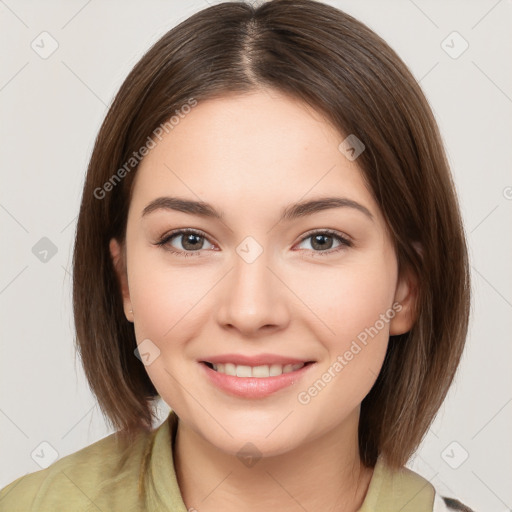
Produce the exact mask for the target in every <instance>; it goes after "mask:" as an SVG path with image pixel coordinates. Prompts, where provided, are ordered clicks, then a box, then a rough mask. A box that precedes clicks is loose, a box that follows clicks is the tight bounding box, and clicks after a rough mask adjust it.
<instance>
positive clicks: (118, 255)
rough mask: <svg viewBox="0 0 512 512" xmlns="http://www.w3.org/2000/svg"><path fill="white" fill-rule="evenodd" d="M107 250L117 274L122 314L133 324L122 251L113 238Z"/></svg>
mask: <svg viewBox="0 0 512 512" xmlns="http://www.w3.org/2000/svg"><path fill="white" fill-rule="evenodd" d="M109 248H110V255H111V257H112V262H113V264H114V269H115V271H116V274H117V280H118V282H119V286H120V287H121V294H122V297H123V307H124V314H125V316H126V319H127V320H128V321H129V322H133V320H134V318H133V312H132V303H131V300H130V289H129V287H128V274H127V272H126V261H125V255H124V251H123V248H122V247H121V245H120V244H119V242H118V241H117V240H116V239H115V238H112V239H111V240H110V244H109Z"/></svg>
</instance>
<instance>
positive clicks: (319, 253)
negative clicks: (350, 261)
mask: <svg viewBox="0 0 512 512" xmlns="http://www.w3.org/2000/svg"><path fill="white" fill-rule="evenodd" d="M188 234H193V235H198V236H200V237H202V238H205V239H208V237H207V235H206V233H204V232H202V231H199V230H196V229H190V228H189V229H179V230H175V231H171V232H170V233H166V234H165V235H163V236H162V238H161V239H160V240H159V241H158V242H156V243H155V244H154V245H157V246H159V247H163V248H165V250H167V251H169V252H171V253H172V254H176V255H177V256H183V257H185V258H187V257H190V256H199V255H200V253H201V250H199V251H177V250H176V249H174V248H169V247H170V246H169V247H166V245H167V244H168V243H169V242H170V241H171V239H173V238H174V237H175V236H177V235H188ZM315 235H328V236H331V237H333V238H336V239H338V240H339V242H340V245H339V246H338V247H337V248H335V249H330V250H327V251H311V254H312V255H314V256H326V255H331V254H334V253H337V252H339V251H342V250H344V249H347V248H348V247H352V245H353V244H352V242H351V241H350V240H349V239H348V238H345V237H343V236H341V235H340V234H339V233H338V232H337V231H333V230H332V229H323V230H317V231H311V232H308V233H306V234H305V235H304V236H303V237H302V238H301V240H300V241H299V244H301V243H302V242H304V241H305V240H307V239H308V238H311V237H313V236H315Z"/></svg>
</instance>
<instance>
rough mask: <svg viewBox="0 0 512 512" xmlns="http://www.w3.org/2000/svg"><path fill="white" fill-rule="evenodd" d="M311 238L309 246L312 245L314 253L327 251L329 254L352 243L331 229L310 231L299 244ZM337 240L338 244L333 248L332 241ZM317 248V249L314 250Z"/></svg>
mask: <svg viewBox="0 0 512 512" xmlns="http://www.w3.org/2000/svg"><path fill="white" fill-rule="evenodd" d="M310 239H311V246H312V247H313V249H314V250H313V252H315V253H327V254H331V253H333V252H337V251H338V250H341V249H343V248H345V247H351V246H352V243H351V241H350V240H348V239H347V238H345V237H343V236H341V235H339V234H337V233H335V232H333V231H316V232H315V233H310V234H309V235H306V236H305V237H304V238H303V239H302V240H301V242H300V243H301V244H302V243H304V242H305V241H307V240H310ZM334 240H338V241H339V244H338V246H336V247H335V248H334V249H333V250H331V249H332V247H333V241H334ZM315 249H319V250H315ZM322 255H323V254H322Z"/></svg>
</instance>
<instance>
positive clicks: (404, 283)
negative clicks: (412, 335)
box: [389, 270, 418, 336]
mask: <svg viewBox="0 0 512 512" xmlns="http://www.w3.org/2000/svg"><path fill="white" fill-rule="evenodd" d="M417 300H418V279H417V276H416V274H414V272H413V271H412V270H407V271H405V272H404V273H403V275H402V276H400V277H399V279H398V284H397V287H396V291H395V303H398V304H399V305H400V306H401V308H398V307H397V308H396V312H397V313H396V314H395V316H394V317H393V318H392V319H391V321H390V323H389V334H390V335H391V336H395V335H397V334H405V333H406V332H409V331H410V330H411V329H412V326H413V325H414V322H415V321H416V318H417V312H416V305H417Z"/></svg>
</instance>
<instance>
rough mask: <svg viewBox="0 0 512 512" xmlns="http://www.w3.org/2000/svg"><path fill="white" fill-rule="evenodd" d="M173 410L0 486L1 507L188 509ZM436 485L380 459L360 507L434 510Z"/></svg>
mask: <svg viewBox="0 0 512 512" xmlns="http://www.w3.org/2000/svg"><path fill="white" fill-rule="evenodd" d="M177 424H178V418H177V416H176V414H175V413H174V412H173V411H171V412H170V414H169V416H168V418H167V419H166V420H165V421H164V422H163V423H162V424H161V425H160V426H159V427H158V428H156V429H154V430H153V431H151V432H148V433H140V434H139V435H138V437H137V441H136V442H135V443H133V444H132V445H130V446H124V447H123V446H122V445H121V444H120V443H119V442H118V436H117V434H116V433H114V434H111V435H109V436H107V437H105V438H103V439H100V440H99V441H97V442H95V443H93V444H91V445H89V446H87V447H85V448H83V449H81V450H79V451H77V452H75V453H72V454H70V455H67V456H65V457H63V458H61V459H59V460H57V461H56V462H54V463H53V464H52V465H51V466H49V467H48V468H46V469H43V470H40V471H36V472H34V473H30V474H27V475H24V476H21V477H19V478H18V479H16V480H14V481H13V482H12V483H10V484H9V485H7V486H6V487H4V488H3V489H1V490H0V511H1V512H29V511H30V512H60V511H62V512H89V511H91V512H92V511H95V512H98V511H102V512H117V511H119V512H132V511H133V512H135V511H138V512H139V511H150V512H160V511H162V512H163V511H166V512H168V511H173V512H187V508H186V506H185V504H184V502H183V498H182V496H181V493H180V489H179V487H178V482H177V480H176V473H175V470H174V463H173V453H172V450H173V444H174V438H175V434H176V428H177ZM434 497H435V489H434V487H433V486H432V485H431V484H430V483H429V482H428V481H427V480H425V479H424V478H423V477H421V476H420V475H418V474H417V473H415V472H413V471H411V470H409V469H407V468H405V467H404V468H402V469H401V470H399V471H391V470H390V469H389V468H388V467H387V466H386V465H385V464H384V463H383V461H382V459H381V458H379V459H378V461H377V464H376V466H375V468H374V472H373V476H372V479H371V481H370V485H369V488H368V492H367V494H366V497H365V500H364V503H363V505H362V506H361V508H360V509H359V512H396V511H398V510H400V512H432V510H433V505H434Z"/></svg>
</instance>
